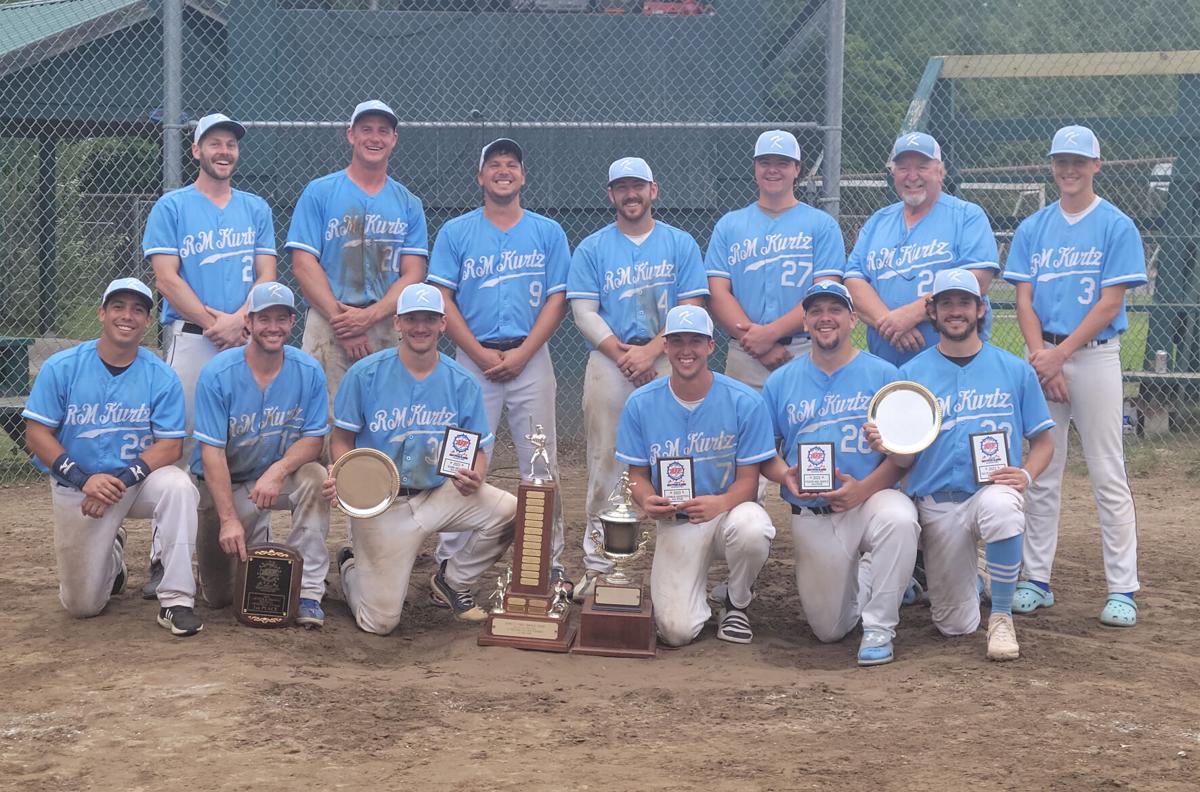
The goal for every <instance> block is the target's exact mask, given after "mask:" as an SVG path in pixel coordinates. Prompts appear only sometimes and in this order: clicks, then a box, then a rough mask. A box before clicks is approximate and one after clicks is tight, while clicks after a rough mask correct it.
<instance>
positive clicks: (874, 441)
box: [862, 421, 892, 454]
mask: <svg viewBox="0 0 1200 792" xmlns="http://www.w3.org/2000/svg"><path fill="white" fill-rule="evenodd" d="M862 433H863V437H865V438H867V445H868V446H870V448H871V450H872V451H874V452H875V453H877V454H891V453H892V452H891V451H888V450H887V449H886V448H884V447H883V434H882V433H881V432H880V431H879V427H878V426H876V425H875V424H874V423H872V422H871V421H867V422H866V423H865V424H863V425H862Z"/></svg>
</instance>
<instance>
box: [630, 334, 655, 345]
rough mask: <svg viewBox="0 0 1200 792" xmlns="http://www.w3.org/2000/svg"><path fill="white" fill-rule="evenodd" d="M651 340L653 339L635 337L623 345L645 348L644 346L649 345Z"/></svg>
mask: <svg viewBox="0 0 1200 792" xmlns="http://www.w3.org/2000/svg"><path fill="white" fill-rule="evenodd" d="M653 340H654V339H653V338H647V337H646V336H636V337H634V338H631V339H629V340H628V341H626V342H625V343H626V344H629V345H630V346H646V344H649V343H650V342H651V341H653Z"/></svg>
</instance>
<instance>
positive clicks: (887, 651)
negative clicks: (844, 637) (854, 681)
mask: <svg viewBox="0 0 1200 792" xmlns="http://www.w3.org/2000/svg"><path fill="white" fill-rule="evenodd" d="M894 657H895V655H894V654H893V652H892V639H891V637H889V636H888V634H887V633H885V632H884V631H883V630H863V636H862V642H860V643H859V645H858V664H859V665H860V666H877V665H883V664H885V663H890V662H892V660H893V659H894Z"/></svg>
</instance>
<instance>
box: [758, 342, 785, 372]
mask: <svg viewBox="0 0 1200 792" xmlns="http://www.w3.org/2000/svg"><path fill="white" fill-rule="evenodd" d="M791 359H792V353H791V352H790V351H788V348H787V347H785V346H782V345H781V344H775V345H774V346H772V347H771V348H770V349H769V350H767V354H765V355H763V356H762V357H760V358H757V360H758V362H759V363H761V364H762V365H763V366H764V367H765V368H766V369H767V371H774V370H775V369H777V368H779V367H780V366H782V365H784V364H785V363H789V362H791Z"/></svg>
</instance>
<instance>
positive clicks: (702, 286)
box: [675, 233, 708, 300]
mask: <svg viewBox="0 0 1200 792" xmlns="http://www.w3.org/2000/svg"><path fill="white" fill-rule="evenodd" d="M679 236H680V240H679V246H678V247H679V250H678V253H677V255H676V258H675V267H676V271H675V279H676V286H677V287H678V289H679V299H681V300H686V299H688V298H690V297H707V296H708V277H707V276H706V275H705V272H704V262H703V261H702V260H701V259H700V246H699V245H697V244H696V240H695V239H693V238H692V235H691V234H682V233H681V234H680V235H679Z"/></svg>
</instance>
